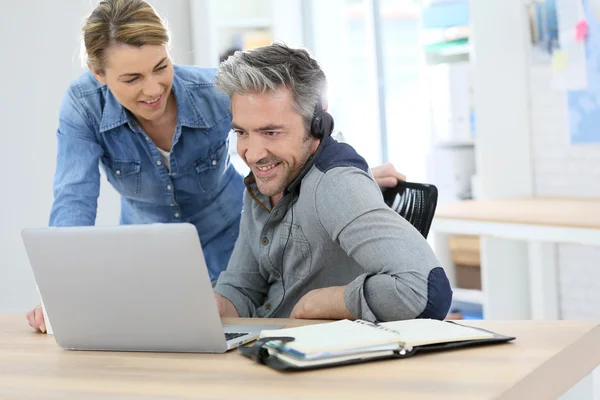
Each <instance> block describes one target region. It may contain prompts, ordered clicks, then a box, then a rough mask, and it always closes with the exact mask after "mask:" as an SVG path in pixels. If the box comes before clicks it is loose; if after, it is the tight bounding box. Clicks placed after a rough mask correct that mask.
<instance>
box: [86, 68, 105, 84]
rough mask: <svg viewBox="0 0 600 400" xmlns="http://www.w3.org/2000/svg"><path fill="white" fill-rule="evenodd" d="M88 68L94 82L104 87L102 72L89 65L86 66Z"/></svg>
mask: <svg viewBox="0 0 600 400" xmlns="http://www.w3.org/2000/svg"><path fill="white" fill-rule="evenodd" d="M88 68H89V70H90V71H92V74H93V75H94V78H96V80H97V81H98V82H100V84H101V85H106V75H104V71H102V70H98V69H96V68H94V67H92V66H91V65H89V64H88Z"/></svg>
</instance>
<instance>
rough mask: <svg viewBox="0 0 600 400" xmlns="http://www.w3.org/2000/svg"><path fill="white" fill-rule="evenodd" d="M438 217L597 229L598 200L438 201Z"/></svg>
mask: <svg viewBox="0 0 600 400" xmlns="http://www.w3.org/2000/svg"><path fill="white" fill-rule="evenodd" d="M435 217H436V218H440V219H462V220H473V221H492V222H507V223H516V224H531V225H547V226H564V227H572V228H592V229H600V199H568V198H545V197H532V198H515V199H499V200H466V201H461V202H457V203H452V204H441V205H438V208H437V210H436V212H435Z"/></svg>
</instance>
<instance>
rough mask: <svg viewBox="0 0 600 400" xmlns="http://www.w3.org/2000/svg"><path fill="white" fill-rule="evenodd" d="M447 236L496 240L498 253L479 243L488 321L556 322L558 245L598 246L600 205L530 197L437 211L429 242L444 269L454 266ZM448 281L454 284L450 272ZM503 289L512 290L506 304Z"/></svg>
mask: <svg viewBox="0 0 600 400" xmlns="http://www.w3.org/2000/svg"><path fill="white" fill-rule="evenodd" d="M448 234H467V235H478V236H481V237H482V238H483V239H484V240H485V239H486V238H493V239H494V240H495V242H493V243H492V245H495V246H496V247H495V249H496V251H494V247H492V246H486V243H485V242H483V241H482V246H481V250H482V251H481V255H482V259H481V276H482V286H483V288H484V290H483V293H482V298H483V299H482V302H483V305H484V314H485V317H486V319H529V318H533V319H557V318H560V313H559V301H558V281H557V276H558V266H557V258H558V256H557V250H556V243H572V244H580V245H591V246H600V199H598V200H594V199H557V198H543V197H534V198H517V199H501V200H475V201H463V202H458V203H454V204H447V205H440V206H439V207H438V209H437V210H436V216H435V219H434V221H433V224H432V241H433V246H434V248H435V251H436V254H437V255H438V257H439V258H440V261H442V264H443V265H445V266H446V265H448V266H452V260H451V257H450V250H449V248H448V247H447V244H446V243H447V235H448ZM497 239H500V240H497ZM511 241H520V244H519V243H518V242H516V243H512V242H511ZM490 242H491V241H490V240H488V242H487V243H488V244H489V243H490ZM498 247H503V249H504V250H503V251H498V250H497V249H498ZM489 249H492V250H489ZM486 251H487V252H488V253H489V254H490V255H486ZM491 254H493V255H491ZM448 275H449V277H450V279H451V280H452V279H453V270H452V268H449V269H448ZM507 285H510V288H511V289H510V293H511V295H510V296H509V297H510V298H508V301H507V296H506V287H507Z"/></svg>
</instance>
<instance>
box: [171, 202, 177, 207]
mask: <svg viewBox="0 0 600 400" xmlns="http://www.w3.org/2000/svg"><path fill="white" fill-rule="evenodd" d="M169 205H170V206H171V207H175V206H176V205H177V203H171V204H169Z"/></svg>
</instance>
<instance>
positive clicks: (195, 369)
mask: <svg viewBox="0 0 600 400" xmlns="http://www.w3.org/2000/svg"><path fill="white" fill-rule="evenodd" d="M228 322H230V323H236V324H237V323H239V324H244V323H264V321H261V320H242V321H240V320H235V321H228ZM269 322H275V323H278V324H279V323H283V324H286V325H288V326H290V325H299V324H302V323H303V322H302V321H298V320H295V321H294V320H279V321H275V320H270V321H269ZM308 323H310V321H308ZM469 323H470V324H472V325H476V326H481V327H484V328H488V329H492V330H495V331H497V332H499V333H504V334H509V335H514V336H517V337H518V339H517V340H516V341H515V342H513V343H510V344H502V345H494V346H485V347H479V348H471V349H463V350H459V351H451V352H443V353H437V354H428V355H420V356H415V357H413V358H408V359H403V360H388V361H380V362H372V363H367V364H362V365H355V366H349V367H342V368H332V369H325V370H320V371H309V372H302V373H281V372H277V371H274V370H271V369H269V368H267V367H264V366H261V365H258V364H256V363H254V362H253V361H251V360H249V359H247V358H245V357H243V356H241V355H240V354H239V353H238V352H237V351H235V350H234V351H231V352H229V353H227V354H168V353H156V354H152V353H110V352H75V351H66V350H61V349H60V348H58V346H57V345H56V344H55V342H54V339H53V337H52V336H51V335H42V334H35V333H33V332H32V331H31V330H30V328H29V327H28V326H27V324H26V322H25V319H24V317H23V316H22V315H16V316H7V315H0V398H11V399H13V398H35V399H42V398H54V399H105V398H109V397H112V398H114V397H117V398H119V399H125V398H127V399H133V398H135V399H142V398H144V399H145V398H153V399H155V398H169V399H189V398H210V399H221V398H222V399H230V398H239V399H261V400H264V399H282V398H285V399H301V398H302V399H305V398H328V399H330V398H336V399H337V398H340V399H360V400H365V399H391V398H394V399H402V398H405V399H461V400H466V399H477V400H482V399H491V398H494V399H510V400H518V399H546V398H556V397H557V396H559V395H561V394H562V393H564V392H565V391H567V390H568V389H569V388H570V387H572V386H573V385H575V384H576V383H577V382H578V381H579V380H580V379H581V378H583V377H584V376H586V375H587V374H589V373H590V372H591V371H592V370H593V368H594V367H595V366H596V365H598V364H600V351H598V349H599V348H600V327H598V326H597V324H596V323H595V322H591V321H588V322H583V321H519V322H503V321H469Z"/></svg>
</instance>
